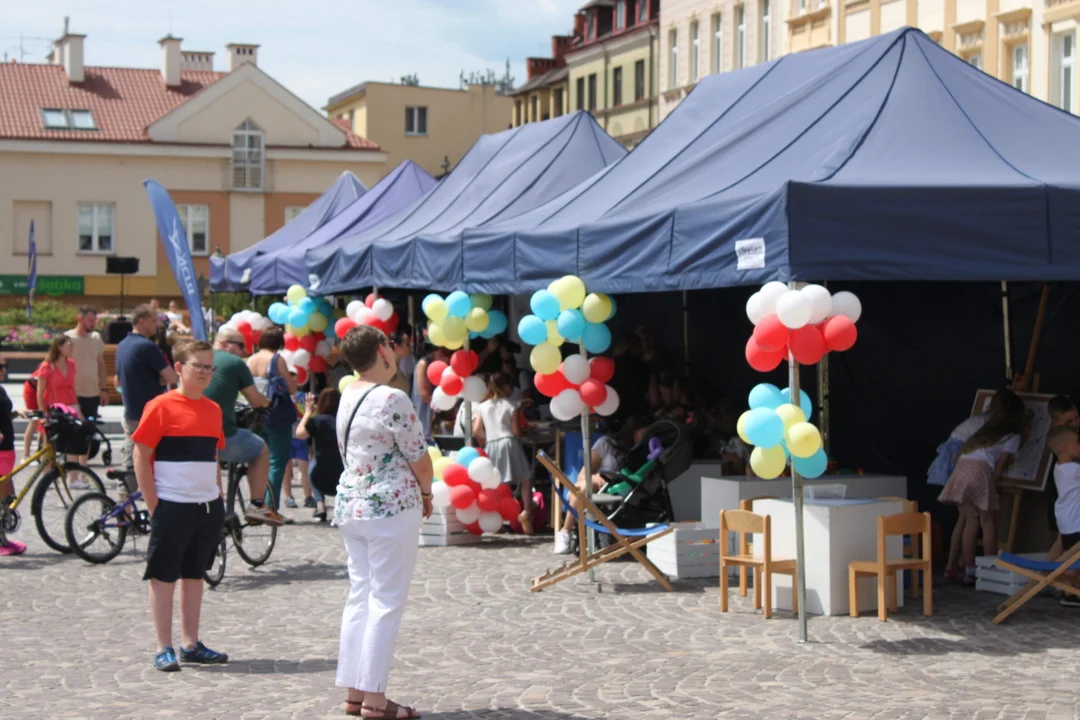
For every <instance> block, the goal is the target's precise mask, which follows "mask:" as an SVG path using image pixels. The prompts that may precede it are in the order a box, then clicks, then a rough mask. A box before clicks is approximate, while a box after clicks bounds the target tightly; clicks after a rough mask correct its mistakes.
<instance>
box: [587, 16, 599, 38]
mask: <svg viewBox="0 0 1080 720" xmlns="http://www.w3.org/2000/svg"><path fill="white" fill-rule="evenodd" d="M588 19H589V20H588V27H587V28H586V30H585V39H586V40H595V39H596V12H595V11H590V12H589V14H588Z"/></svg>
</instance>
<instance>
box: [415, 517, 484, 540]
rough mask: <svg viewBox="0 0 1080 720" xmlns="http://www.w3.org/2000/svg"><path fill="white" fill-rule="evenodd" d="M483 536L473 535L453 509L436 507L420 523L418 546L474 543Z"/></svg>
mask: <svg viewBox="0 0 1080 720" xmlns="http://www.w3.org/2000/svg"><path fill="white" fill-rule="evenodd" d="M482 539H483V538H481V536H479V535H473V534H472V533H470V532H469V531H468V530H466V529H465V526H464V525H462V524H461V521H460V520H458V519H457V516H456V515H455V514H454V509H453V508H450V509H448V510H442V509H439V508H436V509H435V511H434V512H432V513H431V517H429V518H427V519H425V520H424V521H423V522H422V523H421V524H420V547H431V546H438V547H445V546H447V545H475V544H476V543H479V542H481V540H482Z"/></svg>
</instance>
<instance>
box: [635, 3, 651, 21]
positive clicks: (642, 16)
mask: <svg viewBox="0 0 1080 720" xmlns="http://www.w3.org/2000/svg"><path fill="white" fill-rule="evenodd" d="M648 19H649V0H638V10H637V24H638V25H640V24H642V23H644V22H646V21H647V20H648Z"/></svg>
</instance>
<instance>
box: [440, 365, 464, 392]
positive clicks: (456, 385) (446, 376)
mask: <svg viewBox="0 0 1080 720" xmlns="http://www.w3.org/2000/svg"><path fill="white" fill-rule="evenodd" d="M439 387H441V388H442V391H443V392H444V393H446V394H447V395H449V396H451V397H454V396H456V395H459V394H461V391H462V390H463V389H464V387H465V383H464V381H463V380H462V379H461V378H459V377H458V376H457V373H455V372H454V371H453V370H446V371H444V372H443V374H442V377H441V378H439Z"/></svg>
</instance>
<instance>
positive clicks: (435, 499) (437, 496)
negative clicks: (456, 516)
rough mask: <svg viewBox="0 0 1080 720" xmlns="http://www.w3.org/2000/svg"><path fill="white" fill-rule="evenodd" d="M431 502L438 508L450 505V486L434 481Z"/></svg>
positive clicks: (443, 508)
mask: <svg viewBox="0 0 1080 720" xmlns="http://www.w3.org/2000/svg"><path fill="white" fill-rule="evenodd" d="M431 504H432V505H433V506H435V507H437V508H440V509H442V510H445V509H446V508H448V507H450V486H449V485H447V484H446V483H444V482H442V481H441V480H440V481H439V482H434V483H432V484H431Z"/></svg>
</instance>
